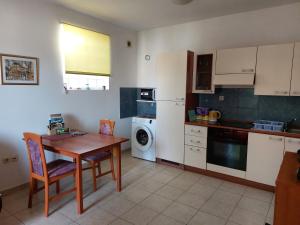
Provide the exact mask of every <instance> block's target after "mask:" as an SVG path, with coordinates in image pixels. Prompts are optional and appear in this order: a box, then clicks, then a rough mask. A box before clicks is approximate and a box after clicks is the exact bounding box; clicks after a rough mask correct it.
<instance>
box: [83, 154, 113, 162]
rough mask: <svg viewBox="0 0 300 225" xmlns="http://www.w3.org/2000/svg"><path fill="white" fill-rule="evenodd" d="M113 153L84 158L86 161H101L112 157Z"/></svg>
mask: <svg viewBox="0 0 300 225" xmlns="http://www.w3.org/2000/svg"><path fill="white" fill-rule="evenodd" d="M111 155H112V154H111V152H97V153H94V154H91V155H88V156H86V157H84V158H83V160H86V161H101V160H105V159H107V158H109V157H111Z"/></svg>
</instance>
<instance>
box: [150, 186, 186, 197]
mask: <svg viewBox="0 0 300 225" xmlns="http://www.w3.org/2000/svg"><path fill="white" fill-rule="evenodd" d="M182 193H183V190H182V189H178V188H175V187H172V186H169V185H166V186H164V187H162V188H161V189H159V190H158V191H157V192H156V194H158V195H161V196H163V197H166V198H168V199H171V200H176V199H177V198H179V196H180V195H181V194H182Z"/></svg>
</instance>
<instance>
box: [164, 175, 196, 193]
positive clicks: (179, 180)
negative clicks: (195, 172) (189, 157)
mask: <svg viewBox="0 0 300 225" xmlns="http://www.w3.org/2000/svg"><path fill="white" fill-rule="evenodd" d="M198 180H199V177H197V176H191V175H190V174H186V173H182V174H180V175H179V176H177V177H175V178H174V179H173V180H171V181H170V182H169V183H168V185H170V186H173V187H176V188H179V189H182V190H187V189H189V188H190V187H191V186H192V185H193V184H194V183H196V182H197V181H198Z"/></svg>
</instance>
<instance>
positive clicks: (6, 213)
mask: <svg viewBox="0 0 300 225" xmlns="http://www.w3.org/2000/svg"><path fill="white" fill-rule="evenodd" d="M9 216H11V214H9V213H8V212H7V211H6V210H5V209H2V211H1V213H0V221H1V220H3V219H5V218H7V217H9Z"/></svg>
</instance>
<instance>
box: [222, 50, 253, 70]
mask: <svg viewBox="0 0 300 225" xmlns="http://www.w3.org/2000/svg"><path fill="white" fill-rule="evenodd" d="M256 52H257V47H246V48H233V49H220V50H217V62H216V74H217V75H224V74H254V73H255V66H256Z"/></svg>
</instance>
